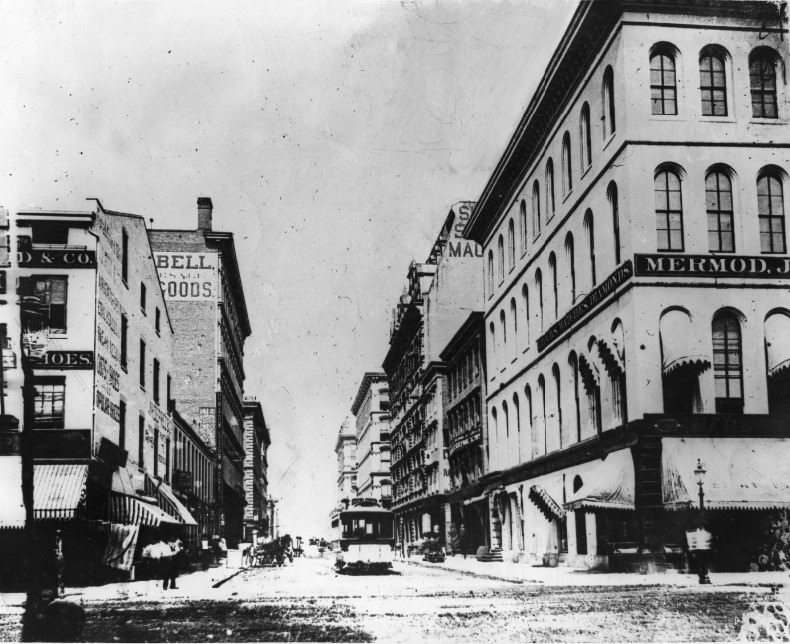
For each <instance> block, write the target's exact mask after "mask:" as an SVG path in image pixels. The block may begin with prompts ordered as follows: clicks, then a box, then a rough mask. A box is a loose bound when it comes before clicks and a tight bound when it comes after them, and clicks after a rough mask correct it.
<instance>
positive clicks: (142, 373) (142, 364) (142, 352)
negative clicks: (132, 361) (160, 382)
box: [140, 340, 145, 389]
mask: <svg viewBox="0 0 790 644" xmlns="http://www.w3.org/2000/svg"><path fill="white" fill-rule="evenodd" d="M140 386H141V387H142V388H143V389H145V340H140Z"/></svg>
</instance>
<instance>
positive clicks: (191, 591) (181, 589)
mask: <svg viewBox="0 0 790 644" xmlns="http://www.w3.org/2000/svg"><path fill="white" fill-rule="evenodd" d="M243 570H246V568H228V567H226V566H224V565H221V566H217V567H213V568H209V569H208V570H200V569H198V570H194V571H191V572H187V573H185V574H182V575H180V576H179V577H178V580H177V583H178V587H177V588H175V589H168V590H164V589H163V588H162V580H161V579H144V580H141V581H120V582H115V583H111V584H104V585H101V586H84V587H79V588H76V587H70V586H66V593H65V599H68V600H71V601H74V602H76V603H92V602H106V601H126V600H135V601H146V600H155V601H162V600H178V599H216V598H217V597H223V596H224V590H223V589H222V587H221V586H222V584H224V583H225V582H226V581H228V580H229V579H231V578H233V577H235V576H236V575H238V574H239V573H240V572H242V571H243ZM24 603H25V593H0V613H16V612H21V610H22V606H24Z"/></svg>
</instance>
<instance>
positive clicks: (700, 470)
mask: <svg viewBox="0 0 790 644" xmlns="http://www.w3.org/2000/svg"><path fill="white" fill-rule="evenodd" d="M705 474H706V471H705V468H704V467H702V460H701V459H699V458H698V459H697V469H695V470H694V478H695V479H696V481H697V485H698V486H699V535H700V537H701V536H702V534H703V532H702V531H703V530H704V529H705V492H704V490H703V489H702V486H703V484H704V483H705ZM699 545H701V546H706V545H707V544H706V543H702V544H699ZM707 557H708V553H707V550H705V549H702V548H700V549H699V550H697V573H698V574H699V583H701V584H709V583H710V577H709V576H708V561H707Z"/></svg>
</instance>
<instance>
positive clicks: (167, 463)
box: [165, 438, 170, 483]
mask: <svg viewBox="0 0 790 644" xmlns="http://www.w3.org/2000/svg"><path fill="white" fill-rule="evenodd" d="M165 483H170V439H169V438H168V439H166V440H165Z"/></svg>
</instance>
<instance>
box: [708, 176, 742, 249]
mask: <svg viewBox="0 0 790 644" xmlns="http://www.w3.org/2000/svg"><path fill="white" fill-rule="evenodd" d="M705 203H706V210H707V213H708V248H709V249H710V250H711V251H714V252H723V253H731V252H733V251H734V250H735V231H734V230H733V222H732V184H731V182H730V178H729V177H728V176H727V174H726V173H725V172H723V171H722V170H714V171H713V172H709V173H708V175H707V176H706V177H705Z"/></svg>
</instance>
